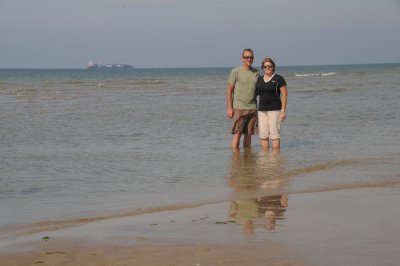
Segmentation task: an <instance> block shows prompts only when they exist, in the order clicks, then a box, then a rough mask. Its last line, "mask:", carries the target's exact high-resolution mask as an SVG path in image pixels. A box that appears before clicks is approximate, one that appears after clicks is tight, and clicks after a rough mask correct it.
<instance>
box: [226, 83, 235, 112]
mask: <svg viewBox="0 0 400 266" xmlns="http://www.w3.org/2000/svg"><path fill="white" fill-rule="evenodd" d="M234 90H235V87H234V86H233V85H231V84H230V83H228V88H227V90H226V104H227V106H228V108H227V111H226V116H227V117H229V118H232V117H233V107H232V96H233V91H234Z"/></svg>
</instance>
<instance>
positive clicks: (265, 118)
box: [257, 111, 281, 139]
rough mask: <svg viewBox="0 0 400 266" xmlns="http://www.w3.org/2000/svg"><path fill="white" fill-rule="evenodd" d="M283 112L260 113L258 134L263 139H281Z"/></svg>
mask: <svg viewBox="0 0 400 266" xmlns="http://www.w3.org/2000/svg"><path fill="white" fill-rule="evenodd" d="M280 113H281V111H258V112H257V114H258V132H259V134H260V138H261V139H268V138H269V139H279V138H280V137H281V135H280V132H281V120H280V118H279V114H280Z"/></svg>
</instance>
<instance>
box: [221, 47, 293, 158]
mask: <svg viewBox="0 0 400 266" xmlns="http://www.w3.org/2000/svg"><path fill="white" fill-rule="evenodd" d="M253 60H254V53H253V50H252V49H244V50H243V52H242V65H241V66H239V67H236V68H234V69H232V71H231V73H230V75H229V78H228V88H227V96H226V98H227V105H228V108H227V112H226V115H227V117H228V118H230V119H233V127H232V134H233V139H232V144H231V145H232V148H234V149H237V148H239V144H240V139H241V137H242V135H244V139H243V147H245V148H249V147H251V135H252V134H254V133H255V127H256V125H257V124H258V131H259V135H260V139H261V140H260V141H261V146H262V147H263V148H265V149H268V148H269V146H270V142H271V146H272V149H273V150H279V149H280V125H281V122H283V121H284V119H285V118H286V105H287V88H286V81H285V79H284V78H283V77H282V76H280V75H278V74H275V62H274V61H273V60H272V59H271V58H268V57H267V58H264V59H263V60H262V62H261V68H262V69H263V72H264V75H261V76H260V74H259V72H258V70H257V69H255V68H253V67H252V64H253ZM257 96H258V109H257Z"/></svg>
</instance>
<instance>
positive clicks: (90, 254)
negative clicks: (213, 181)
mask: <svg viewBox="0 0 400 266" xmlns="http://www.w3.org/2000/svg"><path fill="white" fill-rule="evenodd" d="M399 199H400V189H399V187H397V186H394V187H389V188H364V189H346V190H336V191H328V192H313V193H303V194H295V195H278V196H275V197H268V198H256V199H248V200H240V201H232V202H224V203H218V204H209V205H204V206H200V207H195V208H185V209H181V210H170V211H161V212H155V213H149V214H140V215H134V216H130V217H123V218H116V219H109V220H102V221H97V222H91V223H87V224H85V225H80V226H76V227H72V228H65V229H60V230H57V231H48V232H42V233H36V234H30V235H25V236H19V237H16V238H12V239H8V240H7V241H2V242H0V265H398V262H399V261H400V253H399V252H398V246H399V245H400V231H399V230H398V228H397V227H398V221H399V220H400V219H399V218H400V207H399V206H398V204H397V202H398V201H399Z"/></svg>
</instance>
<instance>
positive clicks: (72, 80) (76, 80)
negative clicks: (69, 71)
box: [65, 79, 85, 84]
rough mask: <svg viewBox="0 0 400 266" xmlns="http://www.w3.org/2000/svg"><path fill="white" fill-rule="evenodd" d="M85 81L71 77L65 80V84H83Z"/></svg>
mask: <svg viewBox="0 0 400 266" xmlns="http://www.w3.org/2000/svg"><path fill="white" fill-rule="evenodd" d="M83 83H85V81H82V80H78V79H71V80H68V81H66V82H65V84H83Z"/></svg>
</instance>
